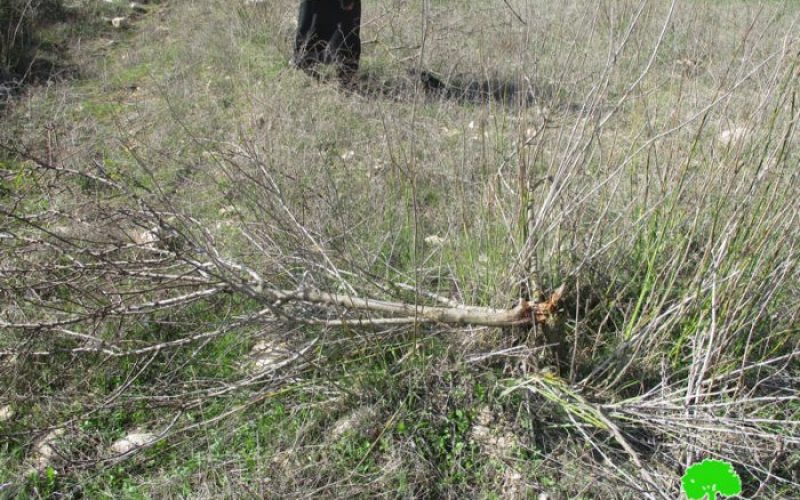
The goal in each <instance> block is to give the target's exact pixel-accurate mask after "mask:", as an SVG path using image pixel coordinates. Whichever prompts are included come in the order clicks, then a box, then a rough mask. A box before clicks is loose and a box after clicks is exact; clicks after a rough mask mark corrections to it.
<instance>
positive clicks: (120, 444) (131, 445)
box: [111, 432, 158, 455]
mask: <svg viewBox="0 0 800 500" xmlns="http://www.w3.org/2000/svg"><path fill="white" fill-rule="evenodd" d="M156 439H158V436H156V435H155V434H151V433H149V432H132V433H130V434H128V435H127V436H125V437H124V438H122V439H118V440H116V441H114V444H112V445H111V451H113V452H114V453H117V454H119V455H122V454H123V453H128V452H129V451H131V450H134V449H136V448H140V447H142V446H145V445H148V444H150V443H152V442H153V441H155V440H156Z"/></svg>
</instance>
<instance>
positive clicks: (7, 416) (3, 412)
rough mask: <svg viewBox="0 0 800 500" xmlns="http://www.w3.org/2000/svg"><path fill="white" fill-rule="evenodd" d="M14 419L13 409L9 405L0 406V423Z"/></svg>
mask: <svg viewBox="0 0 800 500" xmlns="http://www.w3.org/2000/svg"><path fill="white" fill-rule="evenodd" d="M13 417H14V409H13V408H11V407H10V406H9V405H5V406H0V422H6V421H8V420H11V419H12V418H13Z"/></svg>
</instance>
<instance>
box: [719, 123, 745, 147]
mask: <svg viewBox="0 0 800 500" xmlns="http://www.w3.org/2000/svg"><path fill="white" fill-rule="evenodd" d="M745 137H747V129H746V128H744V127H733V128H731V129H728V130H723V131H722V132H720V134H719V138H718V139H719V142H721V143H722V145H723V146H732V145H734V144H735V143H737V142H741V141H742V140H744V138H745Z"/></svg>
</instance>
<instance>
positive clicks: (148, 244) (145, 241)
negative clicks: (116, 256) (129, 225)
mask: <svg viewBox="0 0 800 500" xmlns="http://www.w3.org/2000/svg"><path fill="white" fill-rule="evenodd" d="M157 231H158V228H157V227H156V228H154V229H150V230H142V231H135V232H133V234H131V235H130V237H131V239H132V240H133V242H134V243H136V244H137V245H139V246H141V247H145V248H151V249H152V248H155V245H156V243H157V242H158V239H159V238H158V232H157Z"/></svg>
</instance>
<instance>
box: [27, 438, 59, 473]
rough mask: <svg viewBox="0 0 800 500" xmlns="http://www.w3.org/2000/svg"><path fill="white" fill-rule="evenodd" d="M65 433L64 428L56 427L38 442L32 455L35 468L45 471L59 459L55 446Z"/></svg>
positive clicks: (32, 463)
mask: <svg viewBox="0 0 800 500" xmlns="http://www.w3.org/2000/svg"><path fill="white" fill-rule="evenodd" d="M64 433H65V431H64V429H56V430H54V431H53V432H51V433H49V434H47V435H46V436H44V437H43V438H41V439H40V440H39V441H37V442H36V444H35V445H34V446H33V453H32V455H31V465H32V466H33V468H34V469H35V470H37V471H43V470H45V469H46V468H47V467H49V466H51V465H53V464H54V463H55V462H56V461H57V460H58V452H57V451H56V449H55V448H54V447H53V446H54V445H55V443H56V441H58V439H59V438H60V437H61V436H63V435H64Z"/></svg>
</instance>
